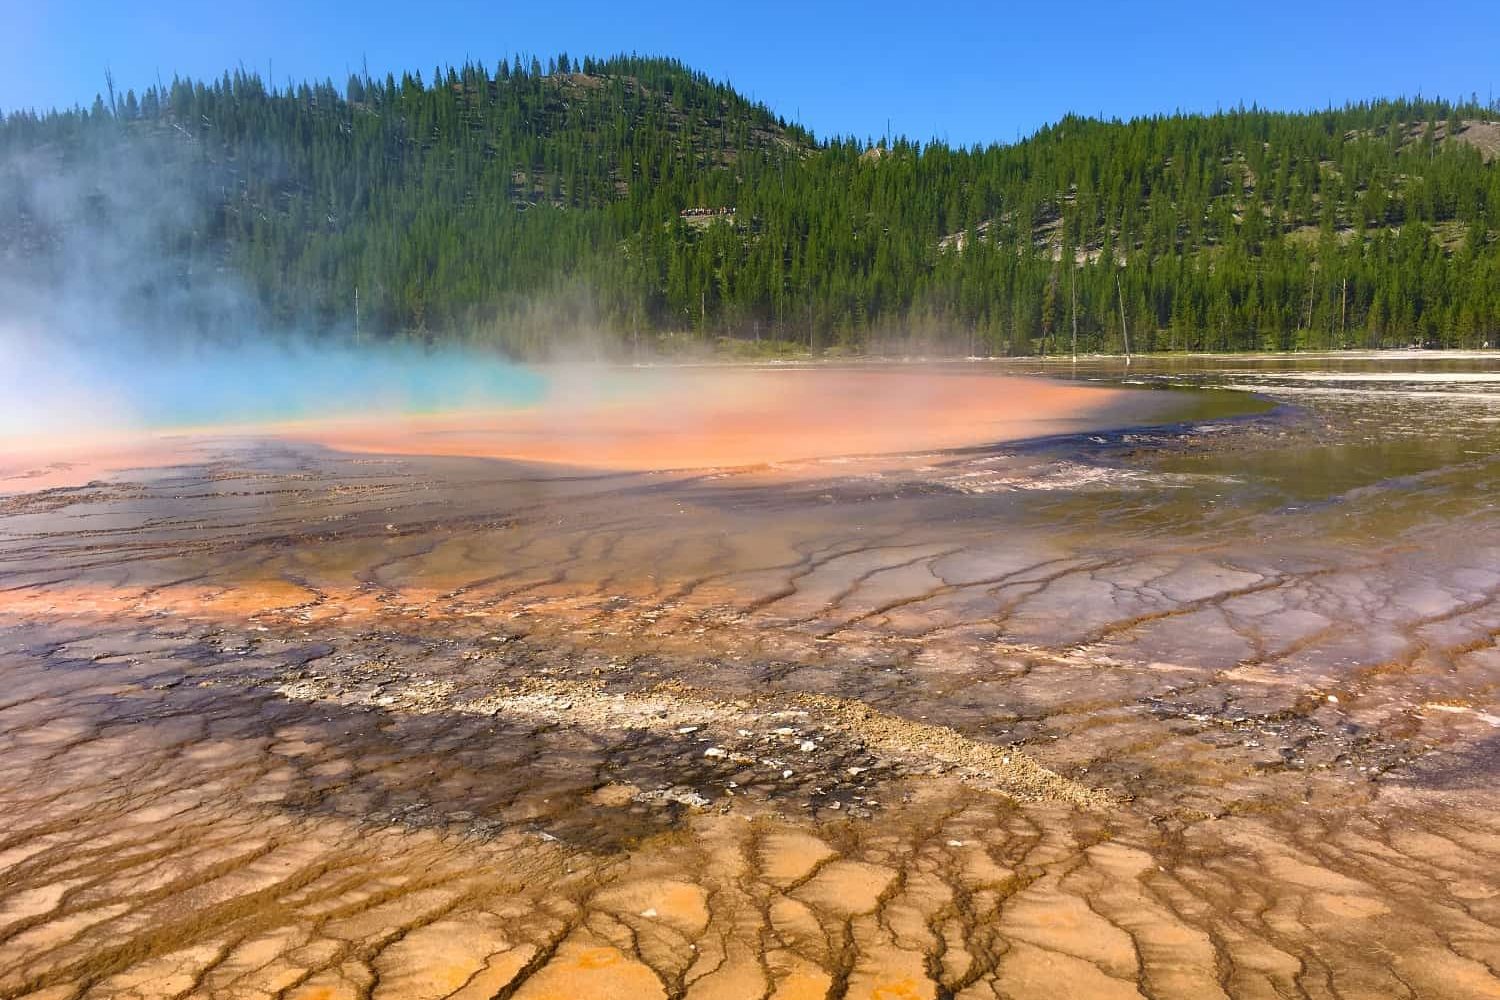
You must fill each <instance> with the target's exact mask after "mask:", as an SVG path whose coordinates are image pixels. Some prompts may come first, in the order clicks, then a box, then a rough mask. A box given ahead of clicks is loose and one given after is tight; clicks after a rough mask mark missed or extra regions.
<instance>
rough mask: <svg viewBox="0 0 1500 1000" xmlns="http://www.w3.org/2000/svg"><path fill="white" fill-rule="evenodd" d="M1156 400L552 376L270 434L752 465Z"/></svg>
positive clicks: (1096, 393)
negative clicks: (506, 405)
mask: <svg viewBox="0 0 1500 1000" xmlns="http://www.w3.org/2000/svg"><path fill="white" fill-rule="evenodd" d="M1161 395H1162V394H1156V393H1143V392H1133V391H1130V390H1121V389H1104V388H1097V387H1090V386H1085V385H1070V384H1066V383H1063V382H1055V381H1048V380H1043V379H1036V378H1026V377H1020V376H1007V375H994V374H988V373H974V374H970V373H954V372H951V371H940V370H923V369H915V370H912V369H908V370H900V371H896V370H870V371H845V370H819V369H747V368H740V369H686V370H684V369H677V370H648V371H621V372H613V373H609V374H607V375H599V374H594V375H573V376H569V375H568V374H566V373H564V374H562V375H561V376H559V377H558V378H557V380H556V383H555V386H554V391H553V392H552V393H551V395H550V396H549V398H548V399H547V400H546V401H545V402H544V403H543V404H542V405H540V406H537V407H534V408H528V409H520V410H489V411H468V412H461V413H437V414H426V415H416V416H413V415H394V416H393V415H385V414H375V415H372V416H369V417H360V418H353V419H340V420H325V421H318V422H315V423H308V424H295V425H285V426H281V427H277V428H274V430H275V431H276V433H277V434H279V435H282V436H285V437H288V438H292V439H296V440H302V441H310V442H316V443H319V444H324V445H327V446H330V447H333V448H336V449H338V450H341V451H352V452H373V453H389V454H422V455H468V456H483V457H490V458H510V459H517V460H522V461H536V462H554V463H559V464H564V465H576V466H587V467H592V468H606V469H681V468H704V467H718V466H744V465H757V464H764V463H768V462H785V461H795V460H800V459H809V458H821V457H829V456H840V455H868V454H880V453H892V452H903V451H915V450H923V449H942V448H957V447H963V446H966V445H979V444H989V443H994V442H1000V441H1013V440H1017V439H1020V438H1027V437H1036V436H1043V435H1050V434H1060V433H1067V432H1070V431H1080V430H1087V429H1091V428H1097V427H1101V426H1107V425H1109V424H1110V423H1112V422H1113V423H1127V422H1132V421H1133V420H1139V419H1149V418H1150V417H1152V416H1155V415H1158V414H1160V413H1162V412H1163V411H1164V410H1165V404H1166V402H1167V401H1166V400H1163V399H1162V398H1160V397H1161Z"/></svg>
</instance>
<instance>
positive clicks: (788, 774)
mask: <svg viewBox="0 0 1500 1000" xmlns="http://www.w3.org/2000/svg"><path fill="white" fill-rule="evenodd" d="M781 776H782V777H783V778H790V777H791V776H792V772H791V771H782V772H781Z"/></svg>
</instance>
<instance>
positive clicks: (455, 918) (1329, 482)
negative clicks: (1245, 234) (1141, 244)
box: [0, 396, 1500, 1000]
mask: <svg viewBox="0 0 1500 1000" xmlns="http://www.w3.org/2000/svg"><path fill="white" fill-rule="evenodd" d="M1345 398H1346V397H1342V396H1330V397H1328V398H1327V399H1322V398H1318V399H1315V400H1313V401H1311V402H1310V403H1309V404H1308V405H1307V409H1306V411H1305V413H1304V415H1303V416H1302V417H1300V418H1299V419H1298V420H1295V421H1287V420H1284V419H1279V418H1278V419H1274V420H1273V419H1266V420H1262V421H1250V422H1247V423H1243V424H1240V425H1237V426H1236V427H1234V428H1231V429H1227V430H1221V431H1215V432H1213V433H1212V434H1208V433H1204V434H1187V435H1184V434H1182V433H1180V432H1178V431H1163V432H1159V433H1157V432H1149V433H1148V432H1139V431H1131V432H1127V433H1124V434H1114V435H1101V436H1099V438H1098V440H1097V441H1074V442H1069V443H1062V444H1059V445H1057V446H1056V448H1055V449H1054V450H1045V449H1044V450H1042V451H1040V452H1038V451H1036V450H1035V449H1034V448H1028V449H1011V450H1007V449H1004V448H1000V449H990V450H985V451H976V452H966V453H963V454H930V453H928V454H921V455H917V456H912V455H907V456H904V457H900V458H891V459H879V458H871V459H864V460H859V461H849V462H843V461H838V462H826V463H825V462H817V461H806V462H802V463H801V464H798V465H797V466H796V467H795V468H793V469H791V470H789V473H788V474H785V475H782V474H780V473H777V474H776V475H767V474H766V473H765V471H764V470H760V471H749V472H747V471H743V470H728V469H726V470H721V471H719V472H716V473H714V474H712V475H702V474H695V473H682V474H653V475H632V474H626V473H613V474H609V475H600V476H589V475H578V474H576V473H573V472H566V473H565V472H563V471H561V470H558V471H551V472H549V471H547V470H545V469H538V468H537V467H535V466H521V465H515V464H510V463H503V462H494V461H477V460H470V459H462V458H442V459H433V458H421V457H413V458H383V459H371V458H368V457H359V458H353V457H350V456H348V455H343V454H338V453H335V452H330V451H327V450H324V449H321V448H315V447H310V446H303V445H295V444H288V443H286V442H272V443H266V444H253V443H244V444H241V445H238V446H236V447H235V448H234V449H216V450H212V451H208V452H203V453H200V454H199V455H198V457H197V458H195V459H194V460H193V461H192V462H189V463H188V464H185V465H182V466H180V467H177V468H173V469H169V470H161V471H158V472H156V473H153V474H152V475H151V476H149V477H141V478H140V479H139V480H138V481H120V482H113V483H101V484H95V485H92V486H89V487H87V488H81V489H61V490H55V491H39V492H32V493H23V494H20V495H18V496H14V497H12V498H9V499H8V501H7V506H5V507H4V508H3V509H0V677H3V678H4V681H5V683H4V685H3V689H0V810H3V814H4V815H5V816H6V817H7V822H6V823H5V824H0V995H5V996H12V995H14V996H49V997H50V996H67V997H83V996H89V997H116V996H119V997H125V996H136V997H156V996H183V997H187V996H202V997H216V998H217V997H257V998H259V997H330V996H348V997H360V998H370V997H375V998H380V997H434V998H436V997H465V998H467V997H496V996H499V997H545V996H568V997H579V996H611V995H619V996H663V997H733V996H747V997H762V996H777V997H797V996H827V995H833V996H859V997H885V998H890V997H902V996H916V997H964V998H966V1000H967V998H974V997H1023V996H1034V995H1039V994H1047V993H1056V994H1058V995H1069V996H1081V997H1092V996H1126V997H1130V996H1146V997H1153V998H1158V997H1159V998H1170V997H1193V998H1196V997H1286V996H1327V997H1335V996H1336V997H1340V998H1349V997H1392V996H1398V997H1444V998H1446V997H1485V996H1496V995H1500V978H1497V973H1500V881H1497V879H1496V876H1495V874H1494V873H1495V872H1496V871H1497V863H1500V811H1497V809H1496V805H1497V803H1496V800H1495V796H1494V792H1493V791H1492V790H1491V789H1492V786H1493V776H1494V764H1495V756H1494V752H1493V749H1494V746H1495V745H1496V744H1495V740H1496V732H1497V728H1500V727H1497V723H1496V722H1495V720H1496V719H1500V704H1497V699H1496V689H1495V686H1494V682H1493V677H1494V671H1495V669H1496V668H1497V667H1500V658H1497V647H1496V642H1497V637H1500V572H1497V571H1496V569H1495V567H1496V565H1500V563H1497V559H1500V520H1497V517H1496V514H1495V511H1494V509H1493V508H1492V507H1491V506H1489V505H1488V490H1489V485H1490V484H1491V483H1492V482H1493V481H1494V477H1495V473H1496V471H1497V468H1496V465H1495V459H1494V456H1495V455H1496V454H1500V449H1497V448H1495V447H1494V444H1495V433H1496V425H1495V424H1494V423H1492V422H1489V419H1488V418H1489V417H1490V416H1493V415H1494V413H1493V411H1492V410H1489V409H1487V408H1486V407H1487V406H1488V404H1485V403H1484V402H1483V400H1478V401H1476V402H1475V403H1474V404H1473V407H1472V409H1471V408H1469V407H1468V406H1463V405H1459V404H1452V405H1450V406H1449V408H1448V409H1446V410H1445V411H1443V412H1442V413H1441V415H1440V416H1439V417H1435V416H1434V414H1433V413H1432V412H1431V407H1430V403H1426V402H1419V401H1413V402H1412V403H1410V405H1407V404H1405V403H1403V402H1402V401H1401V400H1400V399H1384V398H1382V399H1381V400H1380V401H1379V405H1378V406H1374V405H1372V404H1371V403H1370V402H1369V401H1368V400H1359V399H1356V398H1354V397H1347V402H1346V401H1344V400H1345ZM1424 434H1425V435H1426V437H1423V436H1422V435H1424ZM1080 469H1082V470H1083V471H1082V472H1080V471H1079V470H1080ZM1252 469H1253V470H1255V471H1254V474H1253V475H1252V474H1250V473H1249V472H1247V470H1252ZM976 484H977V485H976ZM1038 484H1048V486H1049V488H1048V489H1046V490H1040V489H1035V488H1033V487H1035V486H1036V485H1038Z"/></svg>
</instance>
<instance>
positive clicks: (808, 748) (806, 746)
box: [797, 740, 818, 753]
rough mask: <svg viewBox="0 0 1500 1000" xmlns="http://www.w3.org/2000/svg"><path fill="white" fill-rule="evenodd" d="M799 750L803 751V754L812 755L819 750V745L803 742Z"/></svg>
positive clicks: (807, 741) (809, 741) (808, 741)
mask: <svg viewBox="0 0 1500 1000" xmlns="http://www.w3.org/2000/svg"><path fill="white" fill-rule="evenodd" d="M797 749H799V750H801V751H802V752H803V753H812V752H813V751H814V750H816V749H818V745H817V744H816V743H814V742H813V741H812V740H803V741H802V745H801V746H800V747H798V748H797Z"/></svg>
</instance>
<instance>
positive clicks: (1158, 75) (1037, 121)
mask: <svg viewBox="0 0 1500 1000" xmlns="http://www.w3.org/2000/svg"><path fill="white" fill-rule="evenodd" d="M0 6H3V7H4V8H6V13H5V15H4V17H3V18H0V23H3V25H4V30H3V32H0V109H6V110H9V109H14V108H18V107H37V108H42V107H48V106H54V105H71V104H74V103H82V104H87V103H89V102H90V101H92V100H93V96H94V94H95V93H96V92H98V91H102V90H103V89H104V70H105V67H106V66H109V67H111V68H112V69H113V71H114V75H115V79H116V81H117V85H118V86H119V87H120V88H121V89H122V90H123V89H124V88H125V87H135V88H136V89H138V90H139V89H140V88H142V87H144V86H145V85H147V84H149V83H151V82H152V81H154V80H155V79H156V78H157V76H158V74H159V75H160V77H161V78H162V79H164V80H167V81H170V80H171V78H172V75H173V73H180V74H183V75H192V76H217V75H218V74H219V73H221V72H222V71H223V70H224V69H226V68H232V67H234V66H238V65H244V66H245V67H247V68H253V69H256V70H259V71H260V72H261V73H263V74H264V73H265V72H267V70H268V68H271V69H273V71H274V73H275V77H276V79H277V81H279V82H281V81H285V80H286V79H287V77H288V76H291V77H294V78H297V79H301V78H303V77H318V78H321V77H324V76H330V77H332V78H333V79H334V80H335V81H336V82H338V83H340V84H342V82H343V80H344V79H345V76H346V73H347V72H348V71H349V70H350V69H358V68H359V67H360V65H361V63H362V61H363V62H366V63H367V64H368V66H369V68H370V70H371V72H372V73H376V74H384V73H385V72H386V71H388V70H401V69H406V68H411V69H420V70H422V72H423V75H424V76H426V75H427V74H429V73H430V72H431V69H432V67H433V66H434V65H436V64H439V63H442V64H447V63H449V62H461V61H463V59H464V58H465V57H469V58H474V59H482V60H483V61H485V62H486V63H489V64H493V63H494V62H495V60H497V59H498V58H499V57H500V56H501V55H503V54H505V53H510V52H518V51H519V52H523V53H538V54H540V55H542V56H543V57H545V56H546V55H548V54H551V53H555V52H557V51H559V50H565V51H567V52H568V53H569V54H570V55H575V56H579V55H584V54H586V53H592V54H607V53H612V52H618V51H632V50H634V51H637V52H641V53H650V54H665V55H674V56H677V57H679V58H681V59H683V60H684V61H686V62H688V63H689V64H691V65H693V66H695V67H697V68H699V69H702V70H704V71H706V72H708V73H709V74H711V75H713V76H715V77H717V78H721V79H728V80H729V81H730V82H731V83H733V84H734V85H735V86H737V87H738V88H739V89H740V90H742V91H744V92H745V93H747V94H751V95H753V96H755V97H756V98H758V99H759V100H762V101H764V102H766V103H767V104H769V105H770V106H771V107H772V108H773V109H774V110H776V111H777V112H778V113H780V114H782V115H784V116H786V117H788V118H795V119H797V120H800V121H801V122H802V123H803V124H806V125H808V126H810V127H811V128H813V129H814V130H815V131H816V132H817V133H818V134H819V135H828V134H831V133H852V134H855V135H858V136H860V137H861V138H863V137H865V136H879V135H881V134H882V133H884V132H885V131H886V127H887V125H886V123H887V121H889V123H890V128H891V130H892V131H893V132H896V133H905V134H907V135H911V136H914V137H916V138H920V139H926V138H932V137H936V138H946V139H948V140H949V141H950V142H953V143H965V144H967V143H973V142H985V141H990V140H1006V141H1008V140H1012V139H1015V138H1016V137H1017V136H1018V135H1019V134H1024V133H1026V132H1029V131H1031V130H1033V129H1035V128H1036V127H1037V126H1039V125H1041V124H1044V123H1046V122H1048V121H1052V120H1055V119H1056V118H1057V117H1058V116H1060V115H1062V114H1064V113H1066V112H1067V111H1070V110H1072V111H1078V112H1082V113H1088V114H1098V113H1103V114H1105V115H1109V116H1114V115H1118V116H1121V117H1129V116H1131V115H1136V114H1148V113H1152V112H1158V111H1171V110H1174V109H1177V108H1182V109H1187V110H1213V109H1214V108H1215V107H1216V106H1220V105H1222V106H1230V105H1233V104H1236V103H1239V102H1240V101H1244V102H1245V103H1247V104H1249V103H1252V102H1256V103H1259V104H1261V105H1263V106H1268V107H1276V108H1307V107H1321V106H1323V105H1325V104H1327V103H1328V102H1330V101H1332V102H1335V103H1342V102H1344V101H1345V100H1351V99H1355V100H1357V99H1362V98H1366V97H1373V96H1378V95H1393V94H1414V93H1417V92H1418V91H1420V92H1421V93H1423V94H1427V95H1435V94H1442V95H1443V96H1448V97H1452V96H1456V95H1459V94H1465V95H1466V94H1468V93H1469V92H1471V91H1477V92H1478V94H1479V97H1480V99H1481V100H1486V99H1488V94H1489V88H1490V87H1491V85H1492V84H1500V13H1497V11H1496V8H1495V3H1494V0H1488V2H1483V0H1456V2H1447V3H1444V2H1435V3H1434V2H1428V3H1409V2H1407V3H1396V2H1392V0H1365V2H1360V3H1352V2H1345V0H1334V2H1320V0H1301V2H1298V3H1288V2H1283V0H1263V2H1261V3H1256V4H1244V3H1233V2H1229V3H1213V2H1198V3H1191V4H1189V3H1161V4H1146V3H1139V2H1131V0H1114V2H1110V3H1092V2H1074V3H1061V2H1052V3H1046V4H1041V3H1021V4H1004V3H992V4H972V3H927V4H922V3H910V2H907V3H890V2H884V0H872V2H868V3H863V4H846V3H817V2H815V0H804V2H802V3H780V2H776V3H760V4H744V3H742V4H729V3H712V2H707V3H705V2H699V3H665V2H661V3H641V2H634V3H632V2H628V0H624V2H621V0H616V2H613V3H596V2H593V0H580V2H571V3H558V2H546V0H531V2H527V3H512V2H510V0H495V2H489V3H472V4H471V3H455V2H450V0H423V2H419V3H412V2H410V0H362V2H360V3H338V2H324V3H316V2H307V0H301V2H296V3H291V2H285V0H266V2H260V3H257V2H254V0H250V2H245V0H240V2H236V3H233V4H224V5H219V6H216V5H213V4H204V3H202V2H201V0H197V2H193V3H186V2H180V0H152V2H149V3H120V2H119V0H108V2H103V0H5V2H4V3H3V4H0Z"/></svg>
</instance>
